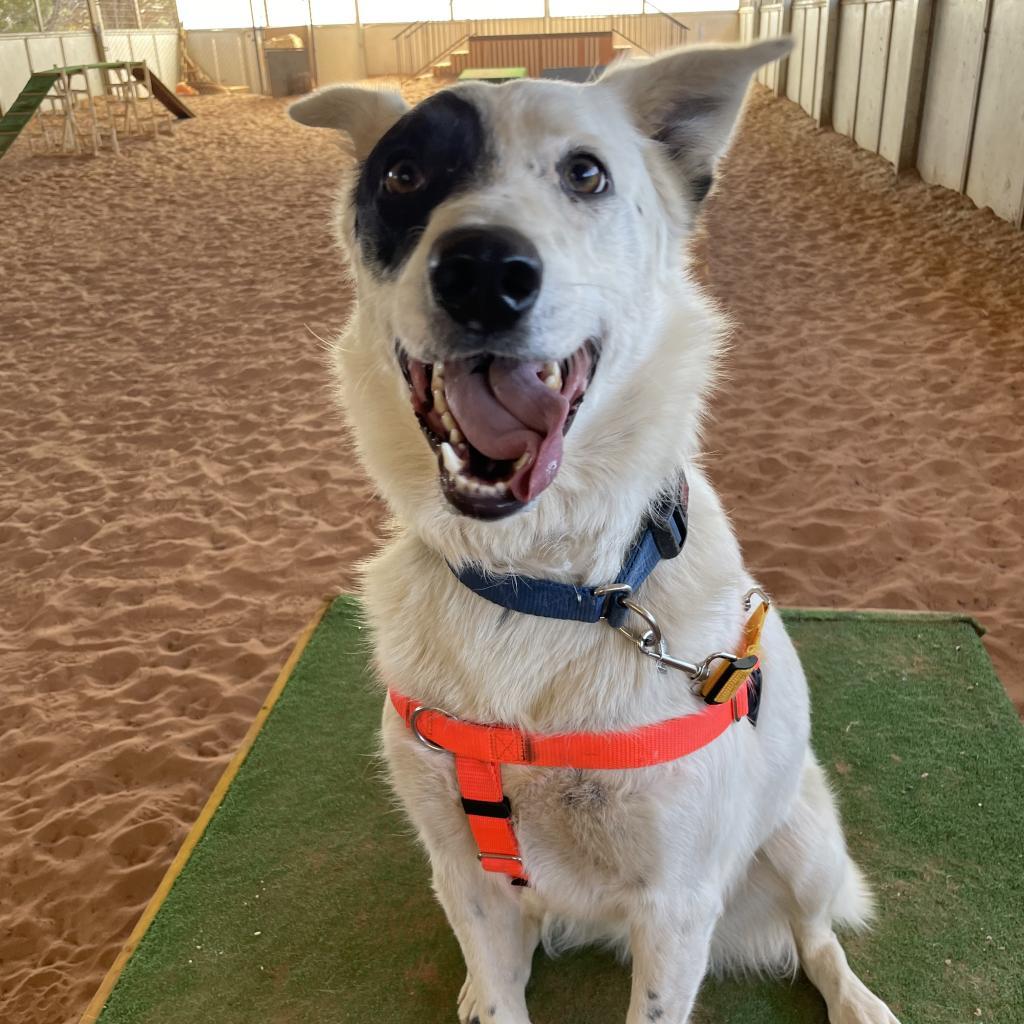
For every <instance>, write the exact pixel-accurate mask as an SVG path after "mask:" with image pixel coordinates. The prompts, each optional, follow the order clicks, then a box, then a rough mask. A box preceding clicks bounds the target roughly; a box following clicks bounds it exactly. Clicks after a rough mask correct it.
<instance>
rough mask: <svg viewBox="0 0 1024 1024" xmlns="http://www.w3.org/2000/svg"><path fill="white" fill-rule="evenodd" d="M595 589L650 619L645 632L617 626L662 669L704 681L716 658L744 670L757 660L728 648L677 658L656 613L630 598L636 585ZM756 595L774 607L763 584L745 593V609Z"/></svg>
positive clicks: (747, 609) (660, 670)
mask: <svg viewBox="0 0 1024 1024" xmlns="http://www.w3.org/2000/svg"><path fill="white" fill-rule="evenodd" d="M594 593H595V594H598V595H605V594H615V595H616V600H617V601H618V603H619V604H621V605H622V607H623V608H628V609H629V610H630V611H631V612H633V613H634V614H636V615H639V616H640V618H641V619H643V620H644V622H646V623H647V625H648V626H649V627H650V628H649V629H647V630H645V631H644V632H643V633H634V632H633V631H632V630H630V629H627V628H626V627H625V626H618V627H616V628H617V629H618V631H619V632H620V633H621V634H622V635H623V636H624V637H626V639H627V640H629V641H630V643H632V644H634V645H635V646H636V647H637V648H638V649H639V650H640V652H641V653H642V654H645V655H647V657H648V658H653V659H654V660H655V661H656V662H657V663H658V671H659V672H666V671H668V669H670V668H671V669H675V670H676V671H677V672H682V673H684V674H685V675H687V676H689V677H690V679H692V680H693V681H694V682H695V683H703V682H704V681H705V680H706V679H707V678H708V676H710V675H711V667H712V665H714V663H715V662H716V661H727V662H728V663H729V664H730V665H732V666H733V667H734V668H736V669H739V670H741V671H745V670H747V669H749V668H751V667H753V665H756V664H757V659H756V658H749V657H743V656H741V655H738V654H733V653H731V652H729V651H716V652H715V653H714V654H709V655H708V656H707V657H706V658H705V659H704V660H703V661H698V662H692V661H684V660H683V659H682V658H674V657H672V655H671V654H669V653H668V651H667V650H666V647H665V638H664V636H663V635H662V632H661V627H660V626H659V625H658V620H657V619H656V618H655V617H654V613H653V612H652V611H651V610H650V609H649V608H645V607H644V606H643V605H642V604H640V603H639V602H638V601H634V600H633V599H632V598H631V596H630V595H631V594H632V593H633V588H632V587H630V586H629V584H628V583H609V584H607V585H605V586H603V587H595V588H594ZM754 597H758V598H760V600H761V601H762V602H763V603H764V604H765V605H766V607H768V608H770V607H771V598H770V597H769V596H768V594H767V593H766V592H765V591H764V590H762V589H761V588H760V587H753V588H752V589H751V590H749V591H747V593H746V594H745V595H744V597H743V607H744V610H746V611H750V608H751V605H752V601H753V598H754ZM748 662H751V663H752V664H750V665H748V664H747V663H748Z"/></svg>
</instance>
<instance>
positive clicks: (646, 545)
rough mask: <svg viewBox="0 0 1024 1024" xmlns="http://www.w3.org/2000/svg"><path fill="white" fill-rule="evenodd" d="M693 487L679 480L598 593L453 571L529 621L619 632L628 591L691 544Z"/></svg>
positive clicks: (472, 569)
mask: <svg viewBox="0 0 1024 1024" xmlns="http://www.w3.org/2000/svg"><path fill="white" fill-rule="evenodd" d="M688 499H689V487H688V486H687V483H686V478H685V477H684V476H682V475H681V474H680V487H679V490H678V491H676V492H675V493H671V494H667V495H665V496H664V497H663V498H662V499H661V500H660V501H659V502H658V503H657V504H655V505H654V506H653V507H652V508H651V509H650V510H649V511H648V512H647V513H646V514H645V516H644V519H643V523H642V524H641V527H640V530H639V532H638V534H637V538H636V540H634V541H633V543H632V545H631V546H630V549H629V552H628V553H627V555H626V559H625V561H624V562H623V564H622V568H621V569H619V571H618V573H617V574H616V576H615V579H614V580H612V581H610V582H608V583H605V584H603V585H602V586H598V587H576V586H573V585H572V584H571V583H556V582H554V581H553V580H538V579H533V578H532V577H530V576H493V575H490V574H488V573H485V572H483V571H482V570H481V569H480V568H479V567H477V566H475V565H472V564H471V565H468V566H465V567H464V568H462V569H454V568H453V569H452V572H453V573H455V575H456V577H457V578H458V579H459V581H460V582H461V583H463V584H465V585H466V586H467V587H469V589H470V590H472V591H473V592H474V593H476V594H479V595H480V597H483V598H486V599H487V600H488V601H491V602H493V603H494V604H497V605H501V606H502V607H503V608H508V609H510V610H511V611H514V612H522V613H523V614H524V615H542V616H544V618H547V619H569V620H571V621H574V622H599V621H600V620H601V619H604V620H605V621H607V623H608V624H609V625H610V626H620V625H621V624H622V623H623V621H624V620H625V617H626V615H627V614H628V610H627V609H626V608H625V607H624V606H623V605H622V604H621V603H620V602H619V601H618V600H617V596H618V595H620V594H623V592H624V591H625V590H626V587H628V588H629V589H630V590H632V591H636V589H637V588H638V587H639V586H640V584H641V583H643V581H644V580H645V579H647V577H648V576H650V574H651V572H652V571H653V570H654V567H655V566H656V565H657V564H658V563H659V562H660V561H661V560H662V559H668V558H675V557H676V555H678V554H679V552H680V551H682V550H683V545H684V544H685V543H686V528H687V505H688Z"/></svg>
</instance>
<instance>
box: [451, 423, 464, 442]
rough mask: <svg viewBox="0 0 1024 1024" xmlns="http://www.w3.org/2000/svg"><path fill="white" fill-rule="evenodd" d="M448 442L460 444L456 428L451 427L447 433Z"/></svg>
mask: <svg viewBox="0 0 1024 1024" xmlns="http://www.w3.org/2000/svg"><path fill="white" fill-rule="evenodd" d="M448 440H449V441H451V443H452V444H462V434H461V433H460V432H459V428H458V427H452V429H451V430H449V431H448Z"/></svg>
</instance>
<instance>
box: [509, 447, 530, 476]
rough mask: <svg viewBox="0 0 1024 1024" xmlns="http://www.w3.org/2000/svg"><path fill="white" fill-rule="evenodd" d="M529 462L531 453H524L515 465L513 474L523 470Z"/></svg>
mask: <svg viewBox="0 0 1024 1024" xmlns="http://www.w3.org/2000/svg"><path fill="white" fill-rule="evenodd" d="M529 461H530V453H529V452H523V454H522V455H520V456H519V458H518V459H516V461H515V463H514V464H513V466H512V470H513V472H516V471H518V470H520V469H522V468H523V466H525V465H526V464H527V463H528V462H529Z"/></svg>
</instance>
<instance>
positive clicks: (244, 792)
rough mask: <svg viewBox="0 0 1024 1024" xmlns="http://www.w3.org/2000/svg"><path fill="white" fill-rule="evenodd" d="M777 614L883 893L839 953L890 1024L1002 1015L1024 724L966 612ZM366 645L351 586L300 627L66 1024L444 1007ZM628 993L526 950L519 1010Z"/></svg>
mask: <svg viewBox="0 0 1024 1024" xmlns="http://www.w3.org/2000/svg"><path fill="white" fill-rule="evenodd" d="M785 618H786V622H787V626H788V628H789V631H790V633H791V635H792V636H793V638H794V640H795V641H796V644H797V646H798V648H799V649H800V653H801V656H802V658H803V661H804V665H805V667H806V669H807V672H808V676H809V679H810V683H811V689H812V691H813V699H814V711H815V713H814V724H813V728H814V742H815V747H816V750H817V752H818V755H819V757H820V758H821V760H822V763H823V764H824V765H825V767H826V769H827V771H828V773H829V775H830V776H831V778H832V780H833V782H834V784H835V788H836V790H837V793H838V796H839V801H840V804H841V807H842V811H843V816H844V820H845V823H846V830H847V836H848V838H849V842H850V845H851V848H852V851H853V853H854V856H855V857H856V858H857V860H858V861H859V862H860V863H861V865H862V866H863V867H864V868H865V870H866V872H867V874H868V876H869V878H870V880H871V882H872V885H873V886H874V888H875V891H876V893H877V896H878V919H877V924H876V927H875V929H874V931H873V932H872V933H870V934H868V935H865V936H854V937H848V938H847V939H846V940H845V946H846V949H847V952H848V955H849V958H850V961H851V963H852V965H853V967H854V969H855V970H856V971H857V973H858V974H860V975H861V977H863V978H864V979H865V980H866V981H867V982H868V984H869V985H870V986H871V987H872V988H873V989H874V990H875V991H877V992H878V993H879V995H880V996H881V997H882V998H884V999H885V1000H886V1001H888V1002H889V1004H890V1005H891V1006H892V1008H893V1010H894V1012H895V1013H896V1014H897V1016H898V1017H899V1018H900V1019H901V1020H902V1021H903V1022H904V1024H965V1022H967V1021H981V1022H983V1024H984V1022H986V1021H987V1022H990V1024H1020V1021H1022V1020H1024V943H1022V942H1021V934H1022V926H1021V895H1022V882H1021V879H1022V878H1024V842H1022V835H1024V814H1022V810H1021V794H1022V793H1024V730H1022V729H1021V727H1020V723H1019V722H1018V720H1017V718H1016V715H1015V714H1014V711H1013V708H1012V706H1011V705H1010V702H1009V701H1008V700H1007V698H1006V696H1005V694H1004V693H1003V690H1002V688H1001V686H1000V685H999V681H998V680H997V678H996V676H995V673H994V671H993V669H992V666H991V663H990V662H989V660H988V657H987V655H986V653H985V650H984V648H983V647H982V645H981V643H980V641H979V638H978V634H977V632H976V628H975V625H974V624H973V622H972V621H971V620H968V619H964V618H962V617H952V616H928V615H906V614H903V615H896V614H893V615H888V614H868V613H860V614H858V613H838V612H800V611H796V612H789V613H786V614H785ZM371 649H372V644H371V640H370V636H369V630H368V628H367V627H366V626H365V625H364V624H363V623H362V621H361V618H360V608H359V605H358V603H357V602H356V601H355V600H353V599H351V598H347V597H340V598H337V599H336V600H335V601H333V603H331V604H330V606H329V607H327V608H326V611H325V612H324V613H323V615H322V617H319V616H318V618H317V620H316V621H315V622H314V623H313V624H311V626H310V628H309V629H308V630H307V633H306V635H305V636H304V638H303V639H302V640H301V641H300V644H299V646H298V648H297V650H296V652H295V653H294V654H293V656H292V658H291V659H290V660H289V663H288V664H287V665H286V667H285V669H284V671H283V672H282V674H281V676H280V677H279V679H278V682H277V684H276V685H275V687H274V689H273V690H272V692H271V694H270V695H269V697H268V698H267V700H266V702H265V703H264V707H263V709H262V710H261V712H260V715H259V717H258V719H257V721H256V722H255V723H254V726H253V728H252V729H251V730H250V734H249V736H248V737H247V739H246V741H245V743H244V744H243V746H242V748H241V749H240V751H239V752H238V754H237V755H236V757H235V759H234V761H233V762H232V764H231V765H230V766H229V769H228V771H227V772H226V774H225V776H224V778H223V779H222V780H221V783H220V784H219V785H218V787H217V789H216V790H215V792H214V794H213V796H212V797H211V799H210V801H209V803H208V804H207V807H206V808H205V809H204V812H203V814H202V816H201V817H200V820H199V821H198V822H197V825H196V827H195V828H194V829H193V830H192V832H191V833H190V835H189V837H188V839H187V841H186V843H185V845H184V847H183V848H182V851H181V852H180V853H179V855H178V858H177V859H176V861H175V862H174V864H173V866H172V868H171V871H170V872H169V874H168V875H167V877H166V878H165V880H164V882H163V884H162V885H161V887H160V889H159V891H158V893H157V895H156V897H154V899H153V901H152V902H151V904H150V906H149V908H148V909H147V911H146V913H145V914H144V915H143V918H142V920H141V921H140V922H139V925H138V926H137V928H136V930H135V932H134V933H133V935H132V937H131V939H130V940H129V943H128V945H127V946H126V948H125V950H124V952H123V953H122V955H121V957H120V958H119V959H118V961H117V962H116V963H115V965H114V967H113V968H112V970H111V972H110V973H109V975H108V977H107V979H106V980H105V982H104V984H103V987H102V988H101V989H100V991H99V992H98V993H97V995H96V998H95V999H94V1000H93V1002H92V1004H91V1005H90V1007H89V1009H88V1010H87V1012H86V1014H85V1016H84V1017H83V1018H82V1021H83V1024H95V1022H97V1021H98V1022H100V1024H205V1022H213V1021H216V1022H217V1024H252V1022H254V1021H265V1022H268V1024H292V1022H294V1024H381V1022H386V1024H449V1022H453V1021H454V1020H455V999H456V996H457V994H458V991H459V988H460V986H461V984H462V981H463V977H464V973H465V972H464V967H463V965H462V960H461V956H460V953H459V950H458V947H457V946H456V944H455V940H454V939H453V938H452V936H451V934H450V931H449V929H448V926H447V924H446V922H445V920H444V917H443V915H442V913H441V911H440V909H439V908H438V906H437V904H436V903H435V901H434V899H433V896H432V894H431V891H430V885H429V881H428V869H427V864H426V861H425V858H424V855H423V854H422V852H421V851H420V849H419V848H418V847H417V846H416V845H415V843H414V842H413V839H412V837H411V835H410V830H409V827H408V825H407V824H406V822H405V820H404V819H403V817H402V815H401V814H400V813H399V812H398V810H397V808H396V806H395V803H394V801H393V798H392V797H391V795H390V793H389V792H388V789H387V786H386V784H385V782H384V780H383V778H382V772H381V765H380V763H379V761H378V760H377V757H376V749H377V748H376V734H377V729H378V725H379V721H380V712H381V706H382V704H383V696H382V693H381V691H380V689H379V688H378V686H377V684H376V683H375V682H374V681H373V679H372V676H371V672H370V669H369V667H368V664H367V657H368V654H369V652H370V651H371ZM770 679H771V677H770V675H769V676H768V679H767V680H766V687H767V688H766V691H765V703H764V705H763V709H764V710H763V711H762V714H769V713H774V712H773V709H772V708H771V696H770V686H771V681H770ZM781 713H784V709H782V711H781ZM438 756H442V755H438ZM628 986H629V978H628V972H627V969H626V968H625V967H624V966H623V965H621V964H619V963H617V962H616V961H615V960H613V959H612V958H611V957H610V956H608V955H606V954H603V953H600V952H597V951H585V952H580V953H575V954H572V955H567V956H565V957H562V958H561V959H559V960H557V961H551V960H549V959H548V958H547V957H546V956H544V955H543V954H542V953H538V954H537V956H536V958H535V961H534V973H533V978H532V980H531V982H530V987H529V990H528V1002H529V1004H530V1009H531V1014H532V1020H533V1021H534V1024H621V1022H622V1021H623V1020H624V1019H625V1013H626V1006H627V1004H628V998H629V996H628ZM694 1024H826V1012H825V1007H824V1004H823V1002H822V1000H821V998H820V996H819V995H818V994H817V992H816V991H815V990H814V989H813V988H811V986H810V984H809V983H808V982H807V981H805V980H804V979H802V978H798V979H796V980H794V981H792V982H790V981H781V982H774V981H765V980H753V979H746V980H724V981H716V982H708V983H707V984H706V985H705V986H704V988H703V990H702V992H701V995H700V998H699V1003H698V1010H697V1012H696V1014H695V1017H694Z"/></svg>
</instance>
